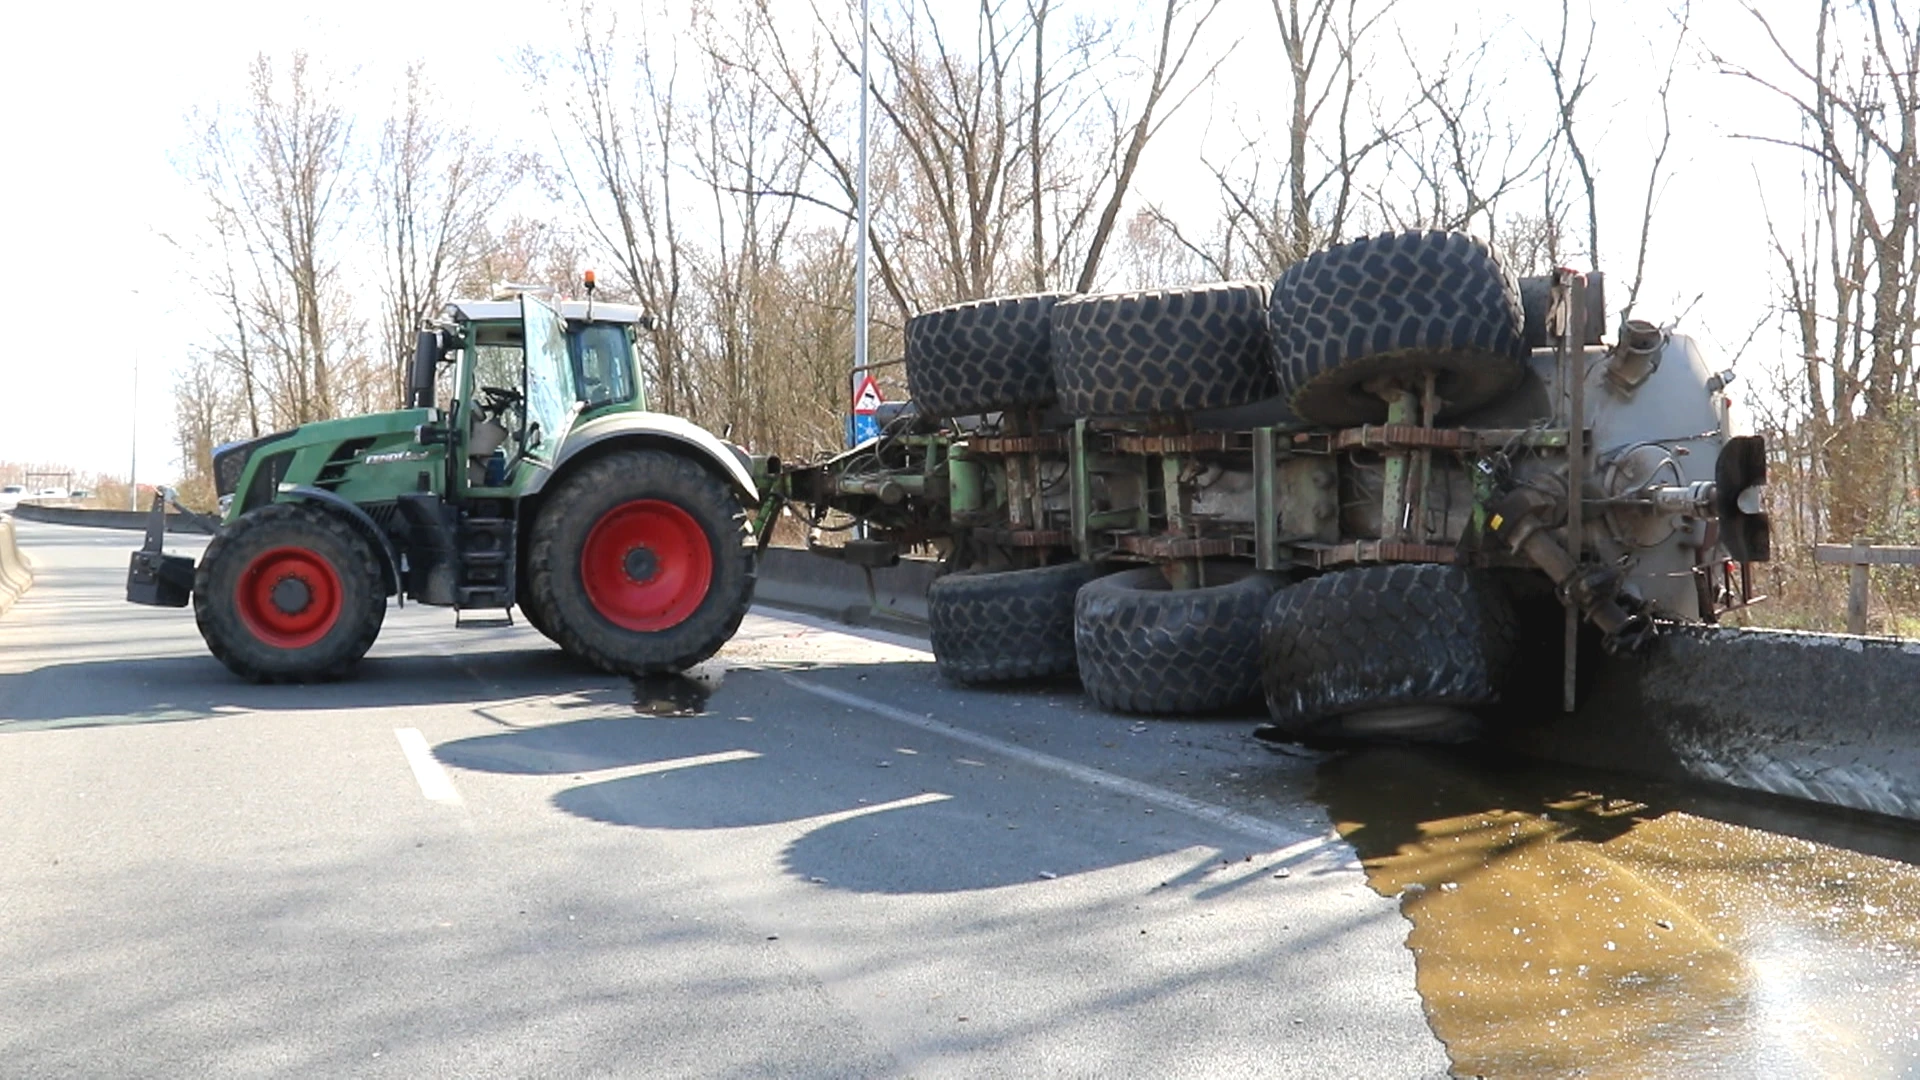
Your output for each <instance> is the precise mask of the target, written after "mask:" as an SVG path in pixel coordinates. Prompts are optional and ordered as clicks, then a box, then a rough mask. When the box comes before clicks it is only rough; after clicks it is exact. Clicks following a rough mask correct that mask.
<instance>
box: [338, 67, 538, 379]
mask: <svg viewBox="0 0 1920 1080" xmlns="http://www.w3.org/2000/svg"><path fill="white" fill-rule="evenodd" d="M437 104H438V103H437V102H436V100H435V96H434V94H433V91H432V89H431V88H430V87H429V86H428V85H427V82H426V77H425V74H424V66H423V65H422V64H421V63H418V62H416V63H413V64H410V65H408V66H407V74H406V85H405V89H404V91H403V96H402V99H401V102H400V105H399V108H398V110H397V111H396V112H395V114H394V115H392V116H390V117H388V119H387V121H386V124H385V126H384V128H383V129H382V131H381V137H380V148H379V156H378V158H377V160H376V161H375V163H374V170H373V183H372V188H373V197H374V224H375V227H376V229H377V231H378V234H379V238H380V251H381V261H382V264H383V266H384V269H385V272H386V280H385V285H384V287H383V289H382V293H383V300H384V303H383V305H382V307H383V310H382V312H381V327H380V330H381V346H382V350H383V351H384V353H385V354H386V356H387V360H388V364H389V370H390V371H391V373H392V374H391V381H392V385H391V392H390V395H389V396H390V397H391V399H392V400H393V401H394V402H396V403H398V402H402V401H404V400H405V397H406V379H407V364H408V361H409V358H410V357H411V356H412V352H413V334H414V331H416V330H417V329H419V327H420V325H421V324H422V323H423V322H424V321H425V320H426V319H427V318H428V317H429V316H431V315H432V314H433V313H434V311H435V310H436V309H437V308H439V307H440V305H441V304H443V303H445V302H446V301H447V300H448V299H450V297H451V292H452V287H453V285H454V284H455V282H457V281H459V280H461V278H462V277H463V276H464V275H465V274H466V273H467V272H468V270H469V269H470V268H471V267H473V266H474V265H475V264H476V263H477V262H478V261H480V260H481V259H483V258H484V256H485V252H486V244H487V240H488V235H487V229H486V222H487V219H488V217H489V216H490V215H492V214H493V213H495V212H496V209H497V207H498V205H499V204H500V202H501V200H502V199H503V198H504V197H505V196H506V194H507V193H508V191H510V190H511V189H512V188H513V187H514V185H516V184H517V183H518V182H519V180H520V177H521V175H522V173H523V171H524V168H525V163H524V161H523V160H522V159H521V158H519V157H518V156H517V155H506V156H503V155H501V154H499V153H497V152H495V150H494V149H493V148H492V147H491V146H487V145H485V144H483V143H482V142H480V140H479V139H477V138H476V137H475V136H474V135H473V133H472V132H470V131H467V130H465V129H463V128H458V127H454V126H452V125H450V124H448V123H447V122H446V121H445V120H443V119H441V118H440V117H439V116H438V115H437Z"/></svg>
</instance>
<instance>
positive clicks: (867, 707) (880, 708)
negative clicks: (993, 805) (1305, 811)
mask: <svg viewBox="0 0 1920 1080" xmlns="http://www.w3.org/2000/svg"><path fill="white" fill-rule="evenodd" d="M775 676H776V677H777V678H779V679H780V680H782V681H783V682H785V683H787V685H789V686H792V687H793V688H795V689H796V690H804V691H806V692H807V693H809V694H812V695H814V696H815V697H823V698H826V699H827V700H828V701H837V702H839V703H840V704H842V705H845V706H848V707H849V708H854V709H859V710H860V711H861V712H866V713H872V714H873V715H875V716H879V717H883V718H885V719H888V720H894V721H898V722H899V723H902V724H906V725H908V726H910V727H916V728H919V729H920V730H921V731H927V732H932V733H933V734H935V735H944V736H946V737H947V738H949V739H953V740H954V741H956V742H963V743H966V744H967V745H969V746H977V747H979V748H980V749H982V750H987V751H990V752H992V753H995V754H998V755H1000V756H1001V757H1006V758H1012V759H1013V760H1015V761H1018V762H1020V763H1022V764H1024V765H1030V766H1032V767H1034V768H1036V769H1044V770H1046V771H1047V772H1051V773H1058V774H1059V775H1061V776H1066V777H1070V778H1072V779H1074V780H1078V781H1080V782H1081V783H1083V784H1087V785H1090V786H1092V787H1097V788H1100V789H1102V790H1104V791H1111V792H1114V793H1115V794H1119V795H1125V796H1128V797H1129V798H1134V799H1139V800H1140V801H1142V802H1146V803H1151V804H1153V805H1155V806H1159V807H1163V808H1165V809H1168V810H1174V811H1177V812H1179V813H1182V814H1185V815H1187V816H1188V817H1192V818H1198V819H1199V820H1201V821H1204V822H1207V823H1208V824H1211V825H1218V826H1221V827H1222V828H1226V829H1231V830H1233V831H1234V832H1237V833H1240V834H1241V835H1243V836H1248V837H1252V838H1253V839H1255V840H1259V841H1261V842H1263V843H1268V844H1272V845H1274V847H1276V848H1278V849H1279V850H1277V851H1274V852H1272V853H1271V855H1270V857H1272V858H1282V859H1285V858H1292V857H1293V856H1295V855H1304V854H1306V853H1308V852H1310V851H1312V850H1314V849H1315V848H1318V847H1321V846H1324V845H1327V844H1332V843H1338V842H1339V840H1340V837H1339V836H1338V834H1335V833H1332V832H1327V833H1309V832H1303V831H1301V830H1299V829H1295V828H1291V827H1289V826H1286V825H1282V824H1280V823H1279V822H1277V821H1268V820H1267V819H1265V818H1259V817H1254V816H1253V815H1252V814H1243V813H1241V812H1240V811H1238V810H1230V809H1228V808H1227V807H1224V806H1219V805H1216V804H1214V803H1210V802H1202V801H1201V800H1199V799H1192V798H1188V797H1187V796H1185V795H1182V794H1180V793H1179V792H1177V791H1168V790H1167V789H1166V788H1163V787H1156V786H1154V785H1152V784H1147V783H1142V782H1141V781H1138V780H1134V779H1131V778H1129V777H1125V776H1119V775H1116V774H1114V773H1110V772H1107V771H1105V770H1104V769H1096V768H1094V767H1093V766H1091V765H1082V764H1080V763H1079V762H1077V761H1068V760H1066V759H1065V758H1057V757H1054V756H1053V755H1052V754H1043V753H1041V752H1040V751H1038V750H1029V749H1027V748H1026V747H1024V746H1021V745H1019V744H1018V743H1011V742H1007V741H1006V740H1004V739H997V738H995V737H993V736H992V735H983V734H981V733H980V732H977V731H970V730H968V729H966V728H963V727H958V726H955V725H953V724H949V723H947V722H946V721H944V720H935V719H934V718H933V717H931V716H923V715H920V714H919V713H912V712H908V711H907V710H905V709H899V708H895V707H894V706H892V705H888V704H885V703H884V702H879V701H874V700H873V699H871V698H865V697H861V696H860V695H859V694H849V693H847V692H846V691H844V690H836V689H834V688H833V687H830V686H820V685H817V684H815V683H810V682H807V681H806V680H804V679H800V678H797V677H795V676H793V675H788V674H785V673H784V672H776V673H775Z"/></svg>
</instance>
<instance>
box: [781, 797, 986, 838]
mask: <svg viewBox="0 0 1920 1080" xmlns="http://www.w3.org/2000/svg"><path fill="white" fill-rule="evenodd" d="M952 798H953V796H951V795H943V794H941V793H940V792H938V791H923V792H921V793H920V794H918V795H909V796H907V797H906V798H904V799H895V800H893V801H892V802H883V803H874V804H873V805H872V806H856V807H854V808H853V809H851V810H835V811H833V812H832V813H827V814H820V815H817V816H815V817H810V818H802V819H800V820H798V821H794V822H790V823H789V824H791V825H793V826H794V827H796V828H799V829H802V830H804V831H807V832H811V831H813V830H814V829H822V828H825V827H827V826H828V825H835V824H838V823H840V822H842V821H852V820H853V819H854V818H863V817H866V816H868V815H869V814H884V813H886V812H887V811H889V810H908V809H911V808H913V807H916V806H930V805H932V804H933V803H943V802H947V801H949V800H951V799H952Z"/></svg>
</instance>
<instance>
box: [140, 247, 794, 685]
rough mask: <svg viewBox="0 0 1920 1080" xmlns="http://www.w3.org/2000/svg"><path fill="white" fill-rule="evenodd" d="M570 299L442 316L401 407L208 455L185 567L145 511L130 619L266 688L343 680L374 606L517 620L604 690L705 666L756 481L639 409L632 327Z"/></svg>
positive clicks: (375, 618) (750, 561)
mask: <svg viewBox="0 0 1920 1080" xmlns="http://www.w3.org/2000/svg"><path fill="white" fill-rule="evenodd" d="M587 289H588V292H587V296H588V300H586V301H585V302H566V303H560V304H550V303H547V302H545V301H543V300H541V299H540V298H538V297H536V296H531V295H526V294H524V293H522V294H519V295H514V296H511V297H509V298H507V299H495V300H484V301H455V302H453V303H451V304H449V305H448V306H447V308H446V309H445V312H444V315H443V317H442V318H441V319H440V320H438V321H436V322H434V323H432V324H431V325H430V326H429V327H428V328H427V329H425V330H422V331H421V333H420V335H419V338H418V343H417V346H416V349H415V353H414V357H413V362H412V365H411V367H410V371H409V378H408V390H407V397H408V400H407V404H408V407H407V408H405V409H401V410H398V411H394V412H386V413H377V414H374V415H370V416H358V417H352V418H347V419H339V420H326V421H320V422H317V423H311V424H305V425H302V426H301V427H298V428H295V429H294V430H292V431H283V432H277V433H275V434H271V435H266V436H262V437H260V438H257V439H253V440H250V441H246V442H239V443H233V444H229V445H226V446H223V447H221V448H220V449H219V450H218V451H216V452H215V454H214V459H213V468H214V479H215V488H216V490H217V491H218V493H219V496H220V501H221V507H222V513H221V518H220V521H219V522H218V523H217V525H212V528H213V531H214V532H215V533H216V535H215V536H214V539H213V541H212V542H211V543H210V544H208V545H207V549H206V552H205V554H204V555H203V557H202V558H201V560H200V562H199V565H198V566H195V565H194V562H193V560H192V559H189V558H186V557H184V556H179V555H168V554H165V553H164V552H163V550H162V545H163V541H164V531H165V521H164V506H163V505H162V500H161V499H160V498H156V499H155V501H154V507H153V513H152V516H151V518H150V519H149V526H148V531H147V538H146V544H145V546H144V547H143V548H142V549H141V550H140V551H138V552H135V553H134V556H133V562H132V567H131V569H130V571H129V573H128V577H127V599H129V600H131V601H133V602H135V603H141V604H151V605H159V606H170V607H185V606H187V604H188V603H191V604H192V605H193V610H194V618H195V620H196V621H197V622H198V624H199V627H200V633H201V636H202V637H204V638H205V639H206V642H207V647H208V648H209V649H210V650H212V652H213V655H214V656H216V657H218V658H219V659H220V661H221V662H222V663H224V664H226V665H227V667H228V668H230V669H232V670H233V671H234V672H235V673H237V674H239V675H241V676H242V677H244V678H248V679H254V680H259V681H269V682H271V681H305V680H316V679H332V678H338V677H340V676H342V675H344V674H346V673H347V671H348V670H349V669H351V668H352V667H353V666H354V664H355V663H357V662H358V661H359V660H360V658H361V657H362V656H364V655H366V652H367V650H368V648H370V647H371V646H372V645H373V641H374V638H375V637H376V636H378V634H379V632H380V626H381V623H382V622H383V620H384V619H385V616H386V611H387V601H388V598H389V597H394V598H396V599H397V600H398V601H399V602H400V603H402V604H404V603H405V602H406V601H408V600H412V601H414V602H416V603H420V604H430V605H434V606H439V607H451V608H453V609H454V611H455V612H456V620H457V622H458V624H459V625H461V626H501V625H510V624H511V619H512V615H511V609H512V608H514V607H515V606H518V607H519V609H520V611H521V613H522V614H523V615H524V616H525V618H526V621H527V622H529V623H531V624H532V625H533V627H534V628H535V629H537V630H539V631H540V632H541V633H542V634H545V635H546V636H547V637H548V638H550V639H552V640H553V641H554V642H555V643H557V644H558V645H559V646H560V647H561V648H563V649H565V650H566V651H567V652H569V653H571V654H573V655H575V656H578V657H580V658H581V659H584V660H586V661H588V662H590V663H592V664H594V665H596V666H598V667H600V668H603V669H605V670H607V671H611V672H617V673H621V674H630V675H642V674H651V673H657V672H666V671H677V670H681V669H684V668H687V667H690V666H692V665H694V664H697V663H699V662H700V661H702V660H704V659H706V658H707V657H709V656H711V655H713V653H714V652H715V651H717V650H718V649H719V648H720V646H721V645H723V644H725V643H726V641H727V639H728V638H729V637H731V636H732V634H733V632H734V630H735V629H736V628H737V627H738V626H739V624H740V620H741V618H742V616H744V615H745V613H746V609H747V606H748V605H749V603H750V602H751V600H752V595H753V577H754V566H755V555H756V552H755V547H754V544H753V542H752V538H751V536H750V535H749V533H748V530H747V522H748V516H749V512H750V511H751V510H752V509H753V508H755V507H757V506H758V504H759V501H760V498H759V490H760V487H761V480H763V479H764V476H765V472H766V468H767V462H766V461H765V460H764V459H762V460H760V461H758V462H756V460H755V459H753V458H751V457H750V456H749V455H747V454H746V453H745V452H744V451H742V450H740V449H739V448H737V447H734V446H732V445H730V444H728V443H726V442H723V441H722V440H720V439H718V438H716V437H714V436H713V435H712V434H710V433H708V432H707V431H705V430H703V429H701V428H699V427H697V426H695V425H694V424H691V423H689V422H687V421H685V420H682V419H680V418H678V417H674V416H668V415H664V414H662V413H657V412H652V411H649V410H648V408H647V399H646V394H645V390H644V388H643V386H642V383H641V379H640V373H639V368H638V365H637V364H636V362H635V344H636V338H637V331H638V330H639V329H642V328H645V327H646V326H647V325H648V322H647V317H646V316H644V315H642V314H641V313H640V312H639V311H638V310H637V309H635V308H631V307H625V306H621V305H614V304H597V305H596V304H595V303H594V302H593V301H592V295H593V293H592V282H591V279H590V278H589V280H588V284H587ZM436 390H438V391H439V395H440V399H439V400H438V401H437V402H436ZM756 474H758V478H757V477H756ZM210 524H211V523H210Z"/></svg>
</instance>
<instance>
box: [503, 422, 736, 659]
mask: <svg viewBox="0 0 1920 1080" xmlns="http://www.w3.org/2000/svg"><path fill="white" fill-rule="evenodd" d="M746 520H747V514H746V509H745V508H744V507H743V506H742V505H741V503H740V499H739V497H738V496H737V495H736V494H735V493H734V491H733V489H732V488H731V487H730V486H729V485H728V484H727V482H726V481H725V480H723V479H721V478H720V477H719V476H718V475H717V474H715V473H713V472H711V471H709V470H708V469H707V468H705V467H704V466H703V465H701V464H700V463H699V462H697V461H694V460H693V459H691V458H689V457H686V456H685V455H682V454H677V453H674V452H672V451H666V450H620V451H615V452H613V453H610V454H607V455H605V456H604V457H600V458H597V459H595V460H593V461H590V462H588V463H587V464H585V465H584V466H582V467H580V468H579V469H577V470H575V471H573V472H571V473H569V474H567V475H566V476H564V477H563V478H562V479H561V481H560V483H559V486H558V487H557V488H555V489H554V490H553V492H552V494H550V495H549V496H548V497H547V499H546V501H545V503H544V504H543V505H542V506H541V507H540V508H539V510H538V511H537V515H536V517H535V518H534V521H533V532H532V534H531V539H530V541H529V543H528V548H527V550H528V559H529V566H528V574H527V584H528V592H529V593H530V596H529V597H528V599H529V600H531V601H532V603H531V605H522V608H521V610H522V611H527V610H534V611H538V612H540V615H539V616H537V618H541V619H545V618H547V617H548V616H551V625H550V626H549V627H547V629H550V630H552V631H553V633H552V635H551V636H552V637H553V639H554V640H555V641H557V642H558V643H559V645H560V647H561V648H563V649H565V650H566V651H567V652H569V653H571V654H573V655H574V656H577V657H579V658H581V659H582V660H585V661H587V662H588V663H590V664H593V665H594V666H595V667H598V668H600V669H601V670H603V671H608V672H612V673H613V674H616V675H658V674H663V673H667V672H677V671H684V670H686V669H687V668H690V667H692V666H693V665H695V664H698V663H699V662H700V661H702V660H705V659H706V658H708V657H709V656H712V655H713V654H714V653H716V652H718V651H720V647H721V646H722V645H725V644H726V643H727V641H728V640H729V639H730V638H732V637H733V634H734V631H736V630H738V629H739V628H740V620H741V619H742V618H744V617H745V616H746V614H747V608H748V606H750V605H751V604H752V602H753V578H754V549H753V547H752V546H751V545H750V544H749V543H748V536H747V532H746ZM529 621H532V618H530V619H529ZM543 632H544V631H543Z"/></svg>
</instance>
